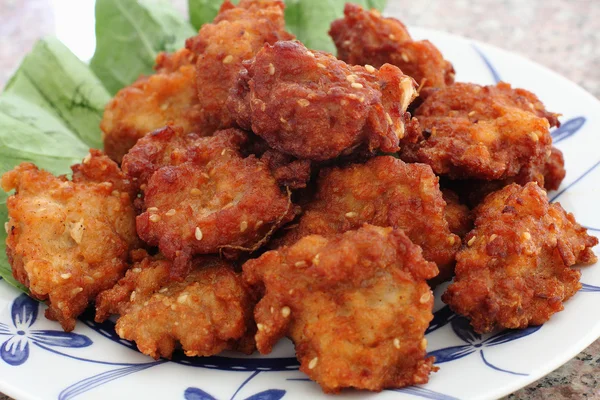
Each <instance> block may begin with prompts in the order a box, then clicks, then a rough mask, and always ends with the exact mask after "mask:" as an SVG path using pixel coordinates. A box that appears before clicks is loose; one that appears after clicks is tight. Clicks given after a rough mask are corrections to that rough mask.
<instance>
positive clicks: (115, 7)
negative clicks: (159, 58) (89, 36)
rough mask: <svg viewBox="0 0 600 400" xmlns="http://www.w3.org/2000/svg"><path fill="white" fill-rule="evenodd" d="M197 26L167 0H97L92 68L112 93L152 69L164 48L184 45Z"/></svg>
mask: <svg viewBox="0 0 600 400" xmlns="http://www.w3.org/2000/svg"><path fill="white" fill-rule="evenodd" d="M195 33H196V32H195V31H194V29H193V28H192V27H191V25H190V24H189V23H188V22H187V21H185V20H184V19H183V18H182V17H181V15H179V14H178V13H177V11H176V10H175V9H174V8H173V6H172V5H171V4H170V3H169V2H168V1H166V0H138V1H136V0H97V1H96V52H95V53H94V57H93V58H92V61H91V63H90V66H91V68H92V71H94V72H95V73H96V75H97V76H98V77H99V78H100V80H101V81H102V82H103V83H104V86H106V88H107V89H108V91H109V92H110V93H111V94H115V93H116V92H117V91H118V90H119V89H121V88H122V87H124V86H126V85H129V84H131V83H132V82H133V81H135V80H136V79H137V78H138V77H139V76H140V75H142V74H150V73H152V67H153V66H154V59H155V58H156V55H157V54H158V53H159V52H161V51H175V50H177V49H179V48H181V47H183V45H184V43H185V39H187V38H188V37H190V36H194V35H195Z"/></svg>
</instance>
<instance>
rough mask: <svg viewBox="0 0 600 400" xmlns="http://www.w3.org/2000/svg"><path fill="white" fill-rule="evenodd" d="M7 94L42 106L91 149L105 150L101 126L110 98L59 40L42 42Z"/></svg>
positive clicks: (28, 59)
mask: <svg viewBox="0 0 600 400" xmlns="http://www.w3.org/2000/svg"><path fill="white" fill-rule="evenodd" d="M4 92H5V93H10V94H14V95H16V96H19V97H22V98H23V99H25V100H28V101H29V102H31V103H34V104H37V105H38V106H41V107H42V108H44V109H46V110H48V111H49V112H51V113H52V114H54V115H55V116H56V117H58V118H60V119H61V120H62V121H63V123H64V125H65V126H66V127H68V128H69V130H70V131H71V132H73V133H75V134H76V135H77V136H78V137H80V138H81V140H82V141H83V142H84V143H86V144H87V145H88V146H89V147H94V148H102V139H101V135H100V127H99V125H100V120H101V119H102V113H103V111H104V106H105V105H106V103H107V102H108V100H109V99H110V95H109V94H108V92H107V91H106V90H105V89H104V87H103V86H102V83H101V82H100V81H99V80H98V78H96V76H95V75H94V74H93V73H92V72H91V71H90V69H89V68H88V67H87V66H86V65H85V64H84V63H83V62H81V61H80V60H79V59H78V58H77V57H76V56H75V55H74V54H73V53H71V51H69V49H68V48H67V47H66V46H65V45H64V44H62V43H61V42H60V41H59V40H58V39H56V38H46V39H41V40H39V41H38V42H37V43H36V44H35V46H34V48H33V50H32V51H31V53H29V54H28V55H27V56H26V57H25V58H24V59H23V62H22V63H21V66H20V67H19V69H18V70H17V72H16V73H15V75H14V76H13V77H12V78H11V80H10V81H9V82H8V84H7V85H6V88H5V89H4Z"/></svg>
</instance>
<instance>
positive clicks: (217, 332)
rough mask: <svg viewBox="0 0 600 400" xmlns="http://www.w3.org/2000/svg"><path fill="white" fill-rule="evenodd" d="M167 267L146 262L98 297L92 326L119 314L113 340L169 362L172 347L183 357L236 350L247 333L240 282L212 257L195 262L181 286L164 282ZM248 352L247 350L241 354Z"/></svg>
mask: <svg viewBox="0 0 600 400" xmlns="http://www.w3.org/2000/svg"><path fill="white" fill-rule="evenodd" d="M170 264H171V262H170V261H167V260H164V259H162V258H161V257H147V258H144V259H143V260H141V261H140V262H138V263H136V264H134V266H133V267H132V268H131V269H130V270H129V271H127V274H126V275H125V277H124V278H122V279H121V280H120V281H119V282H118V283H117V285H115V287H113V288H112V289H109V290H106V291H104V292H102V293H100V295H99V296H98V300H97V310H96V321H98V322H101V321H104V320H105V319H106V318H108V317H109V316H110V315H111V314H119V315H120V317H119V319H118V320H117V324H116V326H115V329H116V332H117V334H118V335H119V337H121V338H123V339H126V340H133V341H135V342H136V344H137V346H138V348H139V350H140V351H141V352H142V353H144V354H147V355H149V356H151V357H154V358H156V359H158V358H159V357H166V358H170V357H171V355H172V354H173V351H174V350H175V348H176V346H177V344H178V343H181V347H182V349H183V351H184V352H185V354H186V355H187V356H210V355H213V354H217V353H220V352H221V351H223V350H226V349H237V348H238V347H239V346H238V343H237V342H238V341H239V340H242V341H244V340H245V341H248V340H251V338H244V336H247V335H248V334H249V333H250V334H253V331H250V332H248V329H247V325H249V324H250V323H251V320H252V308H253V303H252V301H251V297H250V296H249V294H248V293H247V290H246V288H245V285H244V284H243V282H242V279H241V276H240V275H238V274H236V273H235V272H234V271H233V269H232V266H231V265H229V264H227V263H226V262H224V261H221V260H219V259H218V258H216V257H206V258H198V259H195V260H194V261H193V262H192V264H193V265H192V266H191V267H190V270H191V272H190V274H189V275H187V276H186V278H185V279H184V280H183V281H172V280H170V277H169V276H170V270H171V265H170ZM246 350H249V352H252V349H246Z"/></svg>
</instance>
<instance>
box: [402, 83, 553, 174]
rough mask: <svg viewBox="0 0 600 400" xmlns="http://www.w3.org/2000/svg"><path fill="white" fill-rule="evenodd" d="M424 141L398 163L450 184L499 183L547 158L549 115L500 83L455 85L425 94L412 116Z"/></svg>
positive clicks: (406, 151) (528, 97)
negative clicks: (427, 169)
mask: <svg viewBox="0 0 600 400" xmlns="http://www.w3.org/2000/svg"><path fill="white" fill-rule="evenodd" d="M415 117H416V118H417V119H418V120H419V123H420V125H421V127H422V129H423V131H424V132H423V135H424V137H425V140H423V141H421V142H420V143H418V144H414V145H413V144H408V145H407V146H405V147H404V148H403V151H402V154H401V156H402V158H403V159H404V160H405V161H409V162H423V163H426V164H429V165H430V166H431V168H433V171H434V172H435V173H436V174H438V175H447V176H449V177H450V178H452V179H466V178H472V179H482V180H504V179H506V178H509V177H514V176H516V175H518V174H519V173H520V172H521V171H522V170H523V169H525V168H528V167H532V166H535V165H537V164H538V163H540V162H543V160H545V159H546V157H547V156H548V154H549V152H550V148H551V144H552V138H551V136H550V132H549V130H548V129H549V127H550V126H551V125H556V124H557V123H558V122H557V119H556V115H555V114H551V113H549V112H547V111H546V110H545V109H544V106H543V104H542V103H541V102H540V101H539V100H538V99H537V97H536V96H535V95H534V94H533V93H530V92H528V91H526V90H523V89H512V88H511V87H510V85H508V84H506V83H499V84H498V85H497V86H479V85H476V84H470V83H456V84H454V85H451V86H448V87H446V88H444V89H439V90H437V91H434V92H433V93H432V94H430V95H429V96H428V97H427V98H426V99H425V101H424V102H423V104H422V105H421V106H419V108H417V110H416V111H415Z"/></svg>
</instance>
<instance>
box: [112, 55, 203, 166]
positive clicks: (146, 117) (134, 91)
mask: <svg viewBox="0 0 600 400" xmlns="http://www.w3.org/2000/svg"><path fill="white" fill-rule="evenodd" d="M195 60H196V56H195V55H194V53H192V52H190V51H189V50H186V49H182V50H179V51H178V52H176V53H173V54H165V53H160V54H159V55H158V56H157V58H156V66H155V69H156V73H155V74H154V75H150V76H143V77H141V78H139V79H138V80H137V81H135V82H134V83H133V84H131V85H129V86H127V87H125V88H123V89H121V90H120V91H119V92H118V93H117V94H116V96H115V97H114V98H113V99H112V100H111V101H110V102H109V103H108V105H107V106H106V109H105V110H104V116H103V118H102V122H101V124H100V128H101V129H102V133H103V141H104V150H105V151H106V153H107V154H108V155H109V156H110V157H111V158H112V159H113V160H115V161H117V162H119V163H120V162H121V160H122V158H123V156H124V155H125V154H126V153H127V151H128V150H129V149H130V148H131V147H133V145H134V144H135V143H136V142H137V141H138V139H140V138H142V137H144V136H145V135H146V134H148V133H150V132H152V131H154V130H156V129H158V128H162V127H164V126H166V125H175V126H179V127H181V128H182V129H183V130H184V131H185V132H187V133H189V132H195V133H197V134H203V135H206V134H210V133H212V131H210V130H207V129H206V128H205V126H204V119H205V116H204V111H203V109H202V106H201V104H200V102H199V100H198V95H197V92H196V67H195Z"/></svg>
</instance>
